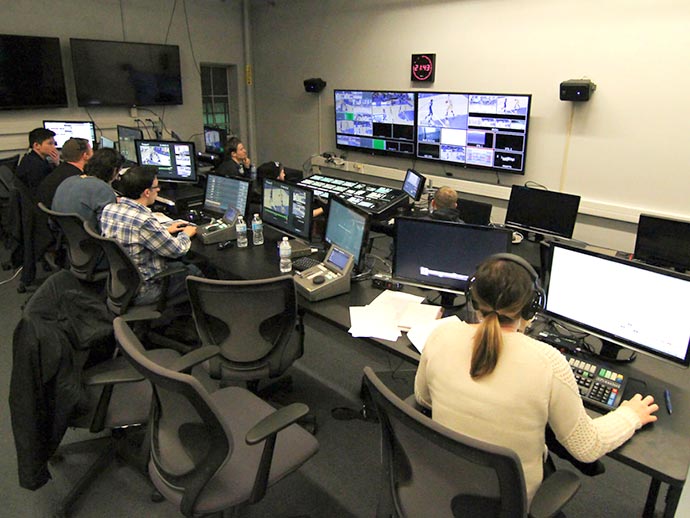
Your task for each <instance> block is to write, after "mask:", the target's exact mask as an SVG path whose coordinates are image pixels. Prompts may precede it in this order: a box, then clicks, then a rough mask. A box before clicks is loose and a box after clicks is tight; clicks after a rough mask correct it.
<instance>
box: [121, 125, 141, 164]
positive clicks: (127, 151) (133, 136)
mask: <svg viewBox="0 0 690 518" xmlns="http://www.w3.org/2000/svg"><path fill="white" fill-rule="evenodd" d="M137 140H144V132H143V131H142V130H140V129H139V128H130V127H129V126H120V125H118V126H117V142H118V148H119V151H120V153H121V154H122V156H123V157H125V160H126V161H127V162H131V163H135V162H136V161H137V147H136V145H135V144H134V142H135V141H137Z"/></svg>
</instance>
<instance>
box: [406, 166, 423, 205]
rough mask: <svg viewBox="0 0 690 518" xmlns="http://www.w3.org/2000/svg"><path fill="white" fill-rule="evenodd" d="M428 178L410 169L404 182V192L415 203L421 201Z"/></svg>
mask: <svg viewBox="0 0 690 518" xmlns="http://www.w3.org/2000/svg"><path fill="white" fill-rule="evenodd" d="M424 184H426V176H423V175H421V174H419V173H418V172H417V171H415V170H414V169H408V170H407V173H405V180H403V186H402V190H403V191H405V193H406V194H407V195H408V196H409V197H410V198H412V199H413V200H414V201H419V200H420V198H421V197H422V193H423V192H424Z"/></svg>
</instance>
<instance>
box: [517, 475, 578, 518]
mask: <svg viewBox="0 0 690 518" xmlns="http://www.w3.org/2000/svg"><path fill="white" fill-rule="evenodd" d="M579 489H580V479H579V477H578V476H577V475H576V474H575V473H573V472H571V471H566V470H559V471H556V472H555V473H553V474H552V475H550V476H548V477H547V478H546V479H545V480H544V481H543V482H542V483H541V486H539V489H538V490H537V493H536V494H535V495H534V498H533V499H532V505H531V506H530V509H529V516H530V517H531V518H548V517H550V516H554V515H555V514H556V513H558V511H560V510H561V508H562V507H563V506H564V505H565V504H567V503H568V502H569V501H570V499H571V498H572V497H573V496H575V493H577V491H578V490H579Z"/></svg>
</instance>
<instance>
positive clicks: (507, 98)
mask: <svg viewBox="0 0 690 518" xmlns="http://www.w3.org/2000/svg"><path fill="white" fill-rule="evenodd" d="M531 100H532V96H531V95H522V94H520V95H518V94H482V93H452V92H419V93H417V103H416V107H417V140H416V143H415V146H416V153H415V156H416V157H417V158H422V159H425V160H434V161H439V162H445V163H449V164H452V165H457V166H464V167H475V168H481V169H491V170H494V171H500V172H507V173H517V174H524V172H525V154H526V151H527V131H528V125H529V114H530V104H531Z"/></svg>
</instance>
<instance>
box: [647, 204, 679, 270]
mask: <svg viewBox="0 0 690 518" xmlns="http://www.w3.org/2000/svg"><path fill="white" fill-rule="evenodd" d="M634 257H635V259H637V260H639V261H643V262H645V263H649V264H653V265H656V266H661V267H664V268H675V269H676V270H679V271H686V270H690V221H681V220H677V219H668V218H660V217H657V216H650V215H647V214H640V220H639V222H638V224H637V238H636V239H635V254H634Z"/></svg>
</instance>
